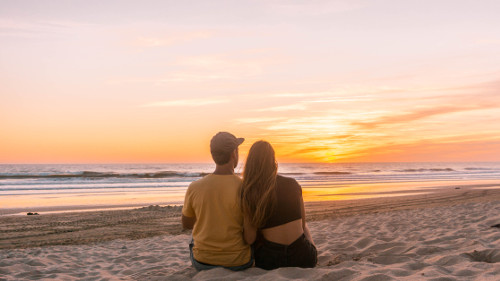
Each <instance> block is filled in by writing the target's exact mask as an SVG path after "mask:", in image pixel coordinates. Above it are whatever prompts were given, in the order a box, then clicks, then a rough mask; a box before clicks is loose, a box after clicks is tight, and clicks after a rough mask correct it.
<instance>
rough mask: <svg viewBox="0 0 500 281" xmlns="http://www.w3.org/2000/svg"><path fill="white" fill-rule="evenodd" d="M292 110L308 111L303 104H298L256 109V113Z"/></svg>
mask: <svg viewBox="0 0 500 281" xmlns="http://www.w3.org/2000/svg"><path fill="white" fill-rule="evenodd" d="M290 110H307V106H306V105H305V104H303V103H297V104H289V105H281V106H274V107H268V108H262V109H256V110H255V111H257V112H265V111H290Z"/></svg>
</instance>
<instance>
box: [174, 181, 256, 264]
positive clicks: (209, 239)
mask: <svg viewBox="0 0 500 281" xmlns="http://www.w3.org/2000/svg"><path fill="white" fill-rule="evenodd" d="M240 188H241V179H240V178H239V177H238V176H236V175H214V174H209V175H207V176H205V177H203V178H201V179H199V180H197V181H195V182H192V183H191V184H190V185H189V187H188V189H187V191H186V197H185V199H184V206H183V208H182V214H183V215H184V216H187V217H196V222H195V224H194V228H193V240H194V247H193V256H194V258H195V259H196V260H197V261H200V262H203V263H208V264H212V265H222V266H239V265H243V264H246V263H248V262H249V261H250V258H251V251H250V246H249V245H247V244H246V243H245V241H244V240H243V214H242V213H241V209H240V203H239V198H240Z"/></svg>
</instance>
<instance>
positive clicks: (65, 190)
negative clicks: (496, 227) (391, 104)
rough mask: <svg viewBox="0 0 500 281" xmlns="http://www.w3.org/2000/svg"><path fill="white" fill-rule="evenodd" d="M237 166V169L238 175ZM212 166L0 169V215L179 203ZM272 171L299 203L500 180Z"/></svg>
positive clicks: (455, 168)
mask: <svg viewBox="0 0 500 281" xmlns="http://www.w3.org/2000/svg"><path fill="white" fill-rule="evenodd" d="M241 167H242V165H239V166H238V167H237V169H236V173H237V174H239V175H240V174H241V172H242V168H241ZM213 169H214V165H213V164H196V163H192V164H47V165H24V164H15V165H14V164H13V165H10V164H3V165H0V214H6V213H12V212H13V210H14V211H20V210H23V211H24V210H26V211H37V210H44V209H47V210H49V209H52V210H59V211H63V210H68V209H95V208H98V207H102V208H113V207H120V208H123V207H131V206H141V205H148V204H160V205H166V204H182V202H183V199H184V194H185V191H186V189H187V187H188V185H189V183H191V182H192V181H195V180H197V179H199V178H201V177H203V176H205V175H207V174H209V173H211V172H212V171H213ZM278 172H279V173H280V174H282V175H284V176H288V177H293V178H295V179H296V180H297V181H298V182H299V183H300V184H301V186H302V188H303V192H304V195H305V198H306V197H307V196H309V195H310V196H309V197H307V198H306V201H307V200H318V198H319V199H321V198H323V199H325V200H326V199H339V198H340V199H342V198H343V197H342V196H344V197H346V196H347V195H349V198H354V199H356V198H366V197H373V196H387V195H388V194H392V195H398V194H399V195H407V194H413V193H422V192H425V190H426V189H428V188H435V187H436V186H446V185H450V184H451V185H460V184H465V183H471V182H474V183H475V184H481V183H484V186H492V187H494V186H495V184H492V183H496V182H498V183H500V162H484V163H481V162H469V163H464V162H463V163H311V164H308V163H297V164H291V163H281V164H280V165H279V170H278ZM313 195H314V196H313ZM325 195H336V196H337V197H331V196H325ZM321 196H323V197H321ZM339 196H341V197H339ZM346 198H347V197H346Z"/></svg>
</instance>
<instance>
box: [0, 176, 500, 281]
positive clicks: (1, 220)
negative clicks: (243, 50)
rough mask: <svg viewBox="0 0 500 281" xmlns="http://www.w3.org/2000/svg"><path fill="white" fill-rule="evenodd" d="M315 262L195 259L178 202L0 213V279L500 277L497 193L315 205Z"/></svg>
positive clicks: (462, 191) (469, 189)
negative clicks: (231, 266) (264, 266)
mask: <svg viewBox="0 0 500 281" xmlns="http://www.w3.org/2000/svg"><path fill="white" fill-rule="evenodd" d="M306 209H307V210H306V212H307V220H308V221H309V226H310V229H311V233H312V236H313V238H314V240H315V242H316V245H317V248H318V253H319V264H318V266H317V267H316V268H313V269H300V268H280V269H277V270H272V271H265V270H261V269H258V268H251V269H248V270H245V271H242V272H232V271H229V270H226V269H222V268H219V269H213V270H210V271H204V272H197V271H196V270H195V269H193V268H192V267H191V265H190V261H189V252H188V248H187V243H188V241H189V239H190V232H189V231H183V230H182V229H181V225H180V207H157V206H150V207H144V208H139V209H133V210H120V211H99V212H80V213H61V214H47V215H39V216H4V217H0V280H39V279H44V280H185V279H193V280H270V279H273V280H288V279H298V280H499V278H500V277H499V276H500V228H496V227H492V226H493V225H496V224H500V190H498V189H492V188H491V187H477V186H462V187H460V188H446V189H440V190H434V191H433V192H431V193H428V194H424V195H413V196H399V197H386V198H372V199H361V200H345V201H322V202H308V203H307V204H306Z"/></svg>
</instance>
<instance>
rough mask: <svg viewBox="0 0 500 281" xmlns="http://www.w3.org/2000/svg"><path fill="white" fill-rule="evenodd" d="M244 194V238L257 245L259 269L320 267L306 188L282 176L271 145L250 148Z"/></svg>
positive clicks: (244, 178)
mask: <svg viewBox="0 0 500 281" xmlns="http://www.w3.org/2000/svg"><path fill="white" fill-rule="evenodd" d="M241 193H242V194H241V206H242V209H243V215H244V227H243V235H244V238H245V241H246V242H247V243H248V244H253V243H254V242H256V243H255V266H257V267H260V268H263V269H274V268H278V267H290V266H294V267H314V266H315V265H316V263H317V260H318V258H317V250H316V247H315V245H314V242H313V240H312V237H311V234H310V233H309V229H308V228H307V225H306V221H305V210H304V200H303V198H302V188H301V186H300V185H299V184H298V183H297V181H296V180H295V179H292V178H288V177H284V176H281V175H278V164H277V162H276V158H275V153H274V149H273V147H272V146H271V144H270V143H268V142H266V141H258V142H256V143H254V144H253V145H252V147H251V148H250V151H249V153H248V157H247V160H246V164H245V169H244V171H243V185H242V190H241ZM257 233H260V235H259V237H260V239H258V241H256V238H257Z"/></svg>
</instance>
